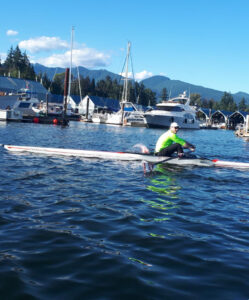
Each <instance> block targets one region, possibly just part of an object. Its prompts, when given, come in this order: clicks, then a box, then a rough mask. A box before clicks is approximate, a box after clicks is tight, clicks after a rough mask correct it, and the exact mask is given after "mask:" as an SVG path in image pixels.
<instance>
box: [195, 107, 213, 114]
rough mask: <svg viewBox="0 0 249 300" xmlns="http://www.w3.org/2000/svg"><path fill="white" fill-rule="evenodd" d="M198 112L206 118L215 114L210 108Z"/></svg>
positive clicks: (200, 109)
mask: <svg viewBox="0 0 249 300" xmlns="http://www.w3.org/2000/svg"><path fill="white" fill-rule="evenodd" d="M198 111H201V112H203V113H204V114H205V115H206V116H209V115H212V114H214V113H215V112H216V110H214V109H210V108H199V109H198Z"/></svg>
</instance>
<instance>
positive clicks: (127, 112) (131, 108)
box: [105, 42, 146, 126]
mask: <svg viewBox="0 0 249 300" xmlns="http://www.w3.org/2000/svg"><path fill="white" fill-rule="evenodd" d="M130 48H131V43H130V42H128V46H127V55H126V61H125V77H124V86H123V92H122V98H121V101H120V110H119V111H118V112H117V113H112V114H109V115H108V116H107V119H106V121H105V123H106V124H113V125H131V126H132V125H134V126H137V125H135V124H139V125H138V126H146V123H145V118H144V116H143V112H141V111H138V109H137V108H136V106H135V105H134V104H133V103H132V102H130V101H128V80H129V79H128V68H129V59H130ZM133 123H134V124H133Z"/></svg>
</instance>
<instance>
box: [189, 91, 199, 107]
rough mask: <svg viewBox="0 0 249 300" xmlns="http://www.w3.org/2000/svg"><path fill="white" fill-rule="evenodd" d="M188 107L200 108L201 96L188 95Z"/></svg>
mask: <svg viewBox="0 0 249 300" xmlns="http://www.w3.org/2000/svg"><path fill="white" fill-rule="evenodd" d="M190 105H195V106H198V107H202V102H201V95H200V94H191V95H190Z"/></svg>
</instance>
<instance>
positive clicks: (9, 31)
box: [6, 29, 18, 36]
mask: <svg viewBox="0 0 249 300" xmlns="http://www.w3.org/2000/svg"><path fill="white" fill-rule="evenodd" d="M17 34H18V31H15V30H11V29H9V30H7V31H6V35H7V36H14V35H17Z"/></svg>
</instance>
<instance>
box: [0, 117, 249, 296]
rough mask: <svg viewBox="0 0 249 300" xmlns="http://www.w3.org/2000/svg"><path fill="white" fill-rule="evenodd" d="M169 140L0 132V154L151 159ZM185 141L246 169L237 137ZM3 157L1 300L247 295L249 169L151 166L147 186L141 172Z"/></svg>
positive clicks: (91, 130)
mask: <svg viewBox="0 0 249 300" xmlns="http://www.w3.org/2000/svg"><path fill="white" fill-rule="evenodd" d="M162 132H163V130H160V129H148V128H131V127H123V126H110V125H105V124H94V123H84V122H70V126H67V127H60V126H50V125H42V124H34V123H30V124H25V123H5V122H1V123H0V136H1V142H2V143H3V144H6V145H35V146H36V147H49V148H64V149H69V148H74V149H88V150H91V149H93V148H94V149H96V150H104V149H109V150H110V151H124V152H125V151H133V146H134V145H136V144H137V143H139V144H145V145H147V147H148V148H150V149H153V147H154V146H155V142H156V140H157V138H158V137H159V135H160V134H161V133H162ZM179 135H180V136H181V137H183V138H185V139H187V140H190V141H191V142H193V143H194V144H195V145H196V146H197V149H196V153H197V154H198V155H200V156H202V157H209V158H217V157H219V158H220V159H221V160H224V161H231V160H232V161H237V162H244V163H246V162H249V156H248V153H249V152H248V149H249V144H248V142H246V141H245V140H244V139H240V138H238V137H236V136H235V135H234V133H233V132H232V131H229V130H215V131H214V130H204V131H202V130H183V131H181V132H180V133H179ZM48 137H49V138H48ZM224 145H226V151H224ZM0 152H1V156H2V163H1V170H0V176H1V185H0V188H1V208H0V212H1V230H2V231H1V233H2V243H1V253H0V254H1V266H2V267H1V269H0V278H1V295H2V297H4V295H8V296H9V297H10V298H15V296H17V295H25V296H26V295H29V296H32V297H34V298H42V299H51V298H52V297H53V295H54V294H56V295H57V297H60V296H61V297H66V298H73V297H75V298H77V297H78V298H80V297H82V296H84V297H86V298H93V299H97V298H103V295H104V296H105V297H106V298H111V299H115V298H116V299H117V298H118V299H125V298H126V299H127V298H128V297H137V298H146V297H147V298H151V299H163V298H165V295H167V297H168V298H194V297H196V296H197V295H200V297H201V298H202V299H209V298H226V299H227V298H230V299H243V298H245V297H246V296H247V294H248V284H247V281H246V278H247V272H248V268H249V264H248V261H249V256H248V251H247V248H248V239H247V232H248V231H249V225H248V210H249V207H248V200H249V196H248V195H249V189H248V184H247V180H248V178H249V172H248V171H247V170H243V169H231V168H206V167H198V166H197V167H194V166H187V167H184V168H182V167H181V166H174V165H169V166H167V165H156V166H155V168H154V170H153V172H152V173H151V174H148V175H144V173H143V167H142V162H141V161H130V162H125V161H115V160H103V159H98V158H97V159H89V158H84V157H71V156H64V157H63V156H53V155H43V154H36V153H33V154H32V153H28V154H24V153H21V152H20V153H18V152H16V153H15V152H10V151H7V150H6V149H4V148H3V147H1V148H0ZM10 285H11V286H15V289H12V290H10V289H9V288H8V287H9V286H10ZM210 286H211V287H212V288H210ZM127 287H129V289H127ZM41 295H42V297H41Z"/></svg>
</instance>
